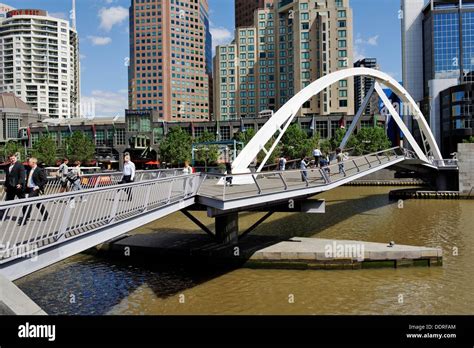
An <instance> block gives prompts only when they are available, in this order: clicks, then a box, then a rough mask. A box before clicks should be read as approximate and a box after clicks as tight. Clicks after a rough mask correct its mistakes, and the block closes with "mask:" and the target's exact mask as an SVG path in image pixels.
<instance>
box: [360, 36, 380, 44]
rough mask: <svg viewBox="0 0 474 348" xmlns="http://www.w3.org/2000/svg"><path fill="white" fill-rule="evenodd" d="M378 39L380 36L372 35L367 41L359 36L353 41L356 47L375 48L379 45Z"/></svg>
mask: <svg viewBox="0 0 474 348" xmlns="http://www.w3.org/2000/svg"><path fill="white" fill-rule="evenodd" d="M379 37H380V35H374V36H371V37H369V38H367V39H364V38H362V36H361V35H360V34H358V35H357V39H356V40H355V43H356V45H369V46H377V45H378V44H379V42H378V41H379Z"/></svg>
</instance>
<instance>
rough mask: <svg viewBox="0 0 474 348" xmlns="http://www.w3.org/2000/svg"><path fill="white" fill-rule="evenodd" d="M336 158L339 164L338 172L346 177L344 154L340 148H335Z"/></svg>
mask: <svg viewBox="0 0 474 348" xmlns="http://www.w3.org/2000/svg"><path fill="white" fill-rule="evenodd" d="M336 159H337V163H338V164H339V174H343V175H344V177H346V170H345V169H344V160H345V157H344V154H343V153H342V150H341V149H340V148H337V149H336Z"/></svg>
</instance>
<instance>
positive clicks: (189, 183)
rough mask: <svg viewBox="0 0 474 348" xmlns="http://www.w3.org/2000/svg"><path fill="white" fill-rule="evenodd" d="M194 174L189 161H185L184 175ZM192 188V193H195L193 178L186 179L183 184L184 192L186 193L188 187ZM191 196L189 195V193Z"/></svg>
mask: <svg viewBox="0 0 474 348" xmlns="http://www.w3.org/2000/svg"><path fill="white" fill-rule="evenodd" d="M191 174H193V167H191V165H190V164H189V161H184V168H183V175H191ZM188 186H189V187H190V192H193V181H192V179H191V178H186V179H185V180H184V182H183V190H184V192H185V193H186V187H188ZM187 195H189V193H187Z"/></svg>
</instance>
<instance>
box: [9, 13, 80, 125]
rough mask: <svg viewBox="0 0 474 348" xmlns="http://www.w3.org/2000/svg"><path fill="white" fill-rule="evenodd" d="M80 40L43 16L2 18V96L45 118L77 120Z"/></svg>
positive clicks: (66, 26)
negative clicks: (9, 95)
mask: <svg viewBox="0 0 474 348" xmlns="http://www.w3.org/2000/svg"><path fill="white" fill-rule="evenodd" d="M79 64H80V63H79V39H78V35H77V32H76V30H75V28H71V27H70V25H69V22H68V21H66V20H63V19H59V18H55V17H51V16H49V15H48V13H47V12H46V11H42V10H32V9H23V10H11V11H9V12H7V13H6V16H5V17H0V93H5V92H7V93H14V94H15V95H16V96H17V97H19V98H20V99H21V100H23V101H25V102H26V103H28V104H29V105H31V106H32V107H33V109H34V110H36V111H38V113H39V114H40V116H41V117H43V118H70V117H77V116H78V115H79V96H80V91H79V89H80V86H79V70H80V68H79Z"/></svg>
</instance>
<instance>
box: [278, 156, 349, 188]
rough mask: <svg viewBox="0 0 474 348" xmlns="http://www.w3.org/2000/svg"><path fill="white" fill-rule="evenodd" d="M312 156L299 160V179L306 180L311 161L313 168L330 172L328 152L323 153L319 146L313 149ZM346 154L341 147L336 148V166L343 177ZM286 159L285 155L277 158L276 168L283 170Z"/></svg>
mask: <svg viewBox="0 0 474 348" xmlns="http://www.w3.org/2000/svg"><path fill="white" fill-rule="evenodd" d="M313 158H314V161H312V160H311V159H310V158H309V157H304V158H303V159H302V160H301V162H300V170H301V180H302V181H303V182H306V181H307V180H308V168H309V167H310V166H311V162H313V163H314V165H313V168H321V169H322V170H324V171H325V172H326V173H327V174H328V175H330V174H331V170H330V168H329V166H330V164H331V159H330V157H329V154H326V153H323V152H322V151H321V150H320V149H319V148H316V149H314V150H313ZM347 158H348V157H347V155H346V154H345V153H344V152H343V151H342V149H340V148H337V149H336V157H335V159H336V160H337V163H338V167H339V174H342V175H343V176H344V177H346V176H347V174H346V170H345V166H344V161H345V160H347ZM287 162H288V159H287V158H286V157H285V156H281V157H280V158H279V159H278V170H279V171H285V170H286V164H287Z"/></svg>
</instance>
